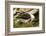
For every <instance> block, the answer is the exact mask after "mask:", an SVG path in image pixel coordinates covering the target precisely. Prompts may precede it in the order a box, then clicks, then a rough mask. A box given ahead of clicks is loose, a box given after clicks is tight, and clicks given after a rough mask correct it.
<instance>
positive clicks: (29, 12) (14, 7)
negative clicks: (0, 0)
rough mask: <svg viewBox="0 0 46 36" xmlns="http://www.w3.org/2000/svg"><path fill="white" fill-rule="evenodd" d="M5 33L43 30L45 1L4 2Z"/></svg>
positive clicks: (13, 33) (14, 33) (40, 31)
mask: <svg viewBox="0 0 46 36" xmlns="http://www.w3.org/2000/svg"><path fill="white" fill-rule="evenodd" d="M5 16H6V18H5V19H6V31H5V32H6V35H11V34H12V35H18V34H36V33H44V32H45V3H35V2H18V1H6V2H5Z"/></svg>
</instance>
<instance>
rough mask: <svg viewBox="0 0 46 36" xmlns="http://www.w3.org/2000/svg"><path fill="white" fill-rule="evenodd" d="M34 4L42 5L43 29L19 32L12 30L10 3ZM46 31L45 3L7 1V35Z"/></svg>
mask: <svg viewBox="0 0 46 36" xmlns="http://www.w3.org/2000/svg"><path fill="white" fill-rule="evenodd" d="M15 3H16V4H18V3H20V4H23V5H24V3H25V5H26V4H27V5H28V4H29V5H30V4H33V5H42V20H43V21H42V30H39V31H19V32H18V31H17V32H10V13H9V11H10V9H9V8H10V6H9V5H10V4H12V5H14V4H15ZM44 32H45V3H34V2H32V3H31V2H16V1H5V35H6V36H8V35H21V34H38V33H44Z"/></svg>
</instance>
